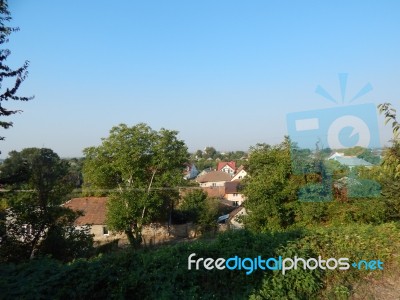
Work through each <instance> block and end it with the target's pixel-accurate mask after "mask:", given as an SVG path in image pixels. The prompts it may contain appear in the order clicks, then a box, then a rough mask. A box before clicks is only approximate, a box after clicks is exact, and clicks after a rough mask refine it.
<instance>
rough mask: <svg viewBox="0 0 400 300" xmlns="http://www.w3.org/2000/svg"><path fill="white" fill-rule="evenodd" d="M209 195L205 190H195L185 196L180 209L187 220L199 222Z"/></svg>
mask: <svg viewBox="0 0 400 300" xmlns="http://www.w3.org/2000/svg"><path fill="white" fill-rule="evenodd" d="M206 199H207V195H206V193H205V192H204V191H203V190H193V191H191V192H189V193H188V194H186V195H185V196H183V199H182V204H181V205H180V207H179V209H180V210H181V211H182V213H183V215H184V216H185V218H186V219H187V221H192V222H194V223H198V221H199V219H200V216H201V215H202V213H204V212H205V209H206Z"/></svg>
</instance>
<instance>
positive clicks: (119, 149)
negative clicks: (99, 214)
mask: <svg viewBox="0 0 400 300" xmlns="http://www.w3.org/2000/svg"><path fill="white" fill-rule="evenodd" d="M177 134H178V132H177V131H171V130H167V129H164V128H162V129H160V130H159V131H156V130H153V129H151V128H150V127H149V126H148V125H146V124H143V123H140V124H137V125H135V126H133V127H128V126H127V125H125V124H120V125H119V126H115V127H113V128H112V129H111V131H110V135H109V137H108V138H105V139H103V141H102V144H101V145H100V146H98V147H89V148H86V149H85V150H84V154H85V156H86V158H85V163H84V168H83V172H84V186H85V188H86V189H89V190H90V189H109V190H110V192H109V195H110V199H109V202H108V214H107V222H108V225H109V226H110V229H112V230H115V231H118V232H124V233H125V234H126V235H127V236H128V239H129V241H130V243H131V244H132V245H138V244H140V242H141V230H142V225H143V224H145V223H147V222H150V221H151V220H154V219H156V218H157V217H160V215H162V214H163V213H165V211H166V210H169V211H171V210H172V207H173V202H174V198H177V197H178V196H179V194H178V189H177V187H178V186H179V185H181V184H183V182H184V181H183V169H184V168H185V165H184V164H185V163H186V162H187V161H188V158H189V154H188V151H187V147H186V145H185V143H184V142H183V141H181V140H179V139H178V137H177Z"/></svg>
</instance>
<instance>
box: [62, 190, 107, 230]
mask: <svg viewBox="0 0 400 300" xmlns="http://www.w3.org/2000/svg"><path fill="white" fill-rule="evenodd" d="M107 199H108V198H107V197H84V198H73V199H71V200H69V201H68V202H66V203H64V206H65V207H68V208H70V209H72V210H74V211H82V212H83V213H84V215H83V216H81V217H79V218H78V219H77V220H76V221H75V225H78V226H79V225H87V224H91V225H104V224H105V223H106V211H107V207H106V204H107Z"/></svg>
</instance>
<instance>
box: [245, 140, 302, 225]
mask: <svg viewBox="0 0 400 300" xmlns="http://www.w3.org/2000/svg"><path fill="white" fill-rule="evenodd" d="M246 170H247V172H248V174H249V175H248V176H246V178H245V179H244V194H245V196H246V198H247V200H246V201H245V203H244V205H245V207H246V209H247V211H248V213H249V216H248V217H247V218H246V219H245V225H246V227H248V228H251V229H254V230H257V231H258V230H261V231H268V230H281V229H283V228H286V227H287V226H289V225H291V224H292V223H293V222H294V208H293V206H294V203H295V202H296V201H297V193H298V189H299V182H298V178H297V177H296V176H294V175H293V172H292V161H291V144H290V140H289V138H285V141H284V142H283V143H281V144H279V145H277V146H270V145H266V144H258V145H257V146H256V147H252V148H251V149H250V154H249V161H248V165H247V168H246Z"/></svg>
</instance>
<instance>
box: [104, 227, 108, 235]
mask: <svg viewBox="0 0 400 300" xmlns="http://www.w3.org/2000/svg"><path fill="white" fill-rule="evenodd" d="M103 234H104V235H109V232H108V227H107V226H103Z"/></svg>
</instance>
